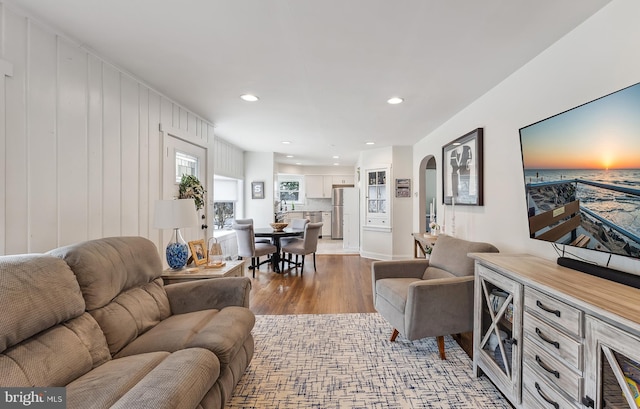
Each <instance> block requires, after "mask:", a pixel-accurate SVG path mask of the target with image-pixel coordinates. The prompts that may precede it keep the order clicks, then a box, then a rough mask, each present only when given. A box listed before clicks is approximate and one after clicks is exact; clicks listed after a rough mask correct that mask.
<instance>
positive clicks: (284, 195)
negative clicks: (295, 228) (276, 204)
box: [278, 175, 303, 203]
mask: <svg viewBox="0 0 640 409" xmlns="http://www.w3.org/2000/svg"><path fill="white" fill-rule="evenodd" d="M302 178H303V177H302V176H300V175H280V176H279V177H278V185H279V192H278V193H279V194H278V197H279V198H280V201H287V202H292V203H301V202H302V200H301V199H302V194H301V193H302Z"/></svg>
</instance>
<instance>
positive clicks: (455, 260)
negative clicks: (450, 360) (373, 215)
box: [371, 234, 498, 359]
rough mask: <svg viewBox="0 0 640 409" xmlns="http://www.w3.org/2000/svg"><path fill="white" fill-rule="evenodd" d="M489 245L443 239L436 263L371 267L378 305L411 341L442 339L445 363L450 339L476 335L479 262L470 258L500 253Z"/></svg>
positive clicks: (436, 251)
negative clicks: (447, 338) (475, 291)
mask: <svg viewBox="0 0 640 409" xmlns="http://www.w3.org/2000/svg"><path fill="white" fill-rule="evenodd" d="M497 252H498V249H497V248H495V247H494V246H492V245H491V244H488V243H479V242H471V241H466V240H461V239H457V238H454V237H451V236H447V235H444V234H441V235H440V236H438V240H437V242H436V244H435V245H434V247H433V251H432V252H431V257H430V259H429V260H426V259H414V260H402V261H376V262H374V263H373V264H372V265H371V272H372V284H373V304H374V307H375V309H376V310H377V311H378V312H379V313H380V315H382V316H383V317H384V318H385V319H386V320H387V321H389V323H390V324H391V325H392V326H393V333H392V335H391V341H395V339H396V337H397V336H398V334H399V333H401V334H402V335H404V336H405V337H406V338H407V339H409V340H410V341H413V340H415V339H420V338H425V337H436V338H437V340H438V349H439V351H440V358H441V359H446V358H445V353H444V336H445V335H449V334H458V333H462V332H469V331H472V330H473V280H474V262H473V260H472V259H471V258H469V257H468V256H467V253H497Z"/></svg>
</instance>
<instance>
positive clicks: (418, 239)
mask: <svg viewBox="0 0 640 409" xmlns="http://www.w3.org/2000/svg"><path fill="white" fill-rule="evenodd" d="M412 235H413V257H414V258H418V257H419V258H425V257H426V256H427V248H429V247H432V246H433V245H434V244H436V240H438V236H432V235H431V234H429V233H412ZM418 249H419V250H420V252H421V253H422V255H420V254H419V252H418Z"/></svg>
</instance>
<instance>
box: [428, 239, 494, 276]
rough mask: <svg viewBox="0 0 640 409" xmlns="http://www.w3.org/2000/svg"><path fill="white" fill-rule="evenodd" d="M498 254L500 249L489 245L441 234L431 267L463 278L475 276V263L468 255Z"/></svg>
mask: <svg viewBox="0 0 640 409" xmlns="http://www.w3.org/2000/svg"><path fill="white" fill-rule="evenodd" d="M476 252H478V253H497V252H498V249H497V248H496V247H494V246H493V245H491V244H489V243H481V242H473V241H467V240H462V239H457V238H455V237H451V236H448V235H446V234H440V235H439V236H438V240H437V241H436V244H435V245H434V246H433V251H431V256H430V258H429V265H430V266H432V267H437V268H440V269H442V270H445V271H449V272H450V273H451V274H453V275H455V276H458V277H462V276H470V275H473V272H474V261H473V259H472V258H470V257H468V256H467V253H476Z"/></svg>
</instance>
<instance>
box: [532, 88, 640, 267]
mask: <svg viewBox="0 0 640 409" xmlns="http://www.w3.org/2000/svg"><path fill="white" fill-rule="evenodd" d="M520 143H521V148H522V162H523V168H524V179H525V194H526V199H527V212H528V218H529V234H530V237H531V238H536V239H540V240H545V241H550V242H555V243H559V244H564V245H571V246H576V247H583V248H589V249H593V250H599V251H604V252H610V253H613V254H619V255H624V256H631V257H640V84H636V85H633V86H630V87H628V88H625V89H622V90H620V91H617V92H614V93H612V94H609V95H607V96H604V97H602V98H599V99H596V100H594V101H591V102H589V103H586V104H584V105H580V106H579V107H576V108H573V109H571V110H569V111H566V112H563V113H561V114H558V115H555V116H553V117H550V118H547V119H545V120H542V121H539V122H536V123H534V124H532V125H529V126H527V127H524V128H521V129H520Z"/></svg>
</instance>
